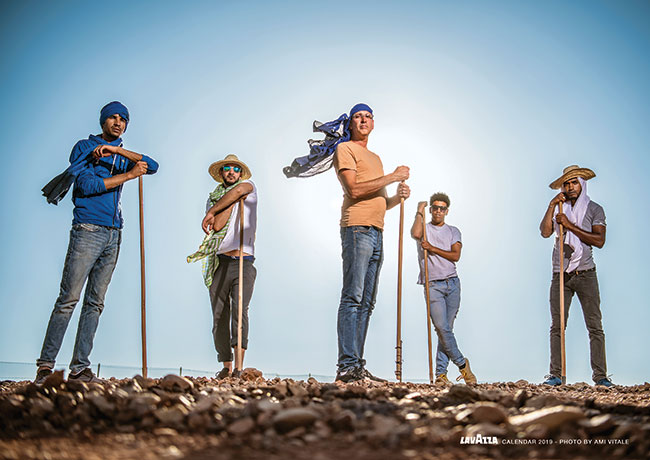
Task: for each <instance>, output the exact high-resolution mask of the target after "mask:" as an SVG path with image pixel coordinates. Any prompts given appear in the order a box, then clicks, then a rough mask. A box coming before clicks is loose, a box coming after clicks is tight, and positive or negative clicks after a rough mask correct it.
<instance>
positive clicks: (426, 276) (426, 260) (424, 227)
mask: <svg viewBox="0 0 650 460" xmlns="http://www.w3.org/2000/svg"><path fill="white" fill-rule="evenodd" d="M426 212H427V211H426V209H424V210H423V212H422V242H425V241H427V220H426ZM422 250H423V251H424V292H425V297H426V300H427V336H428V338H429V383H431V384H433V348H432V343H431V304H430V300H429V251H427V250H426V249H424V248H422Z"/></svg>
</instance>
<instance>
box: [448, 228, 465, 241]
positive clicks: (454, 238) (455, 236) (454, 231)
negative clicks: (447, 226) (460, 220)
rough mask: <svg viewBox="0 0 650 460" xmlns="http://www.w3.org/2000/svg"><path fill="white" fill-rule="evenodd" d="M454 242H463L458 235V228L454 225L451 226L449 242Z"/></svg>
mask: <svg viewBox="0 0 650 460" xmlns="http://www.w3.org/2000/svg"><path fill="white" fill-rule="evenodd" d="M454 243H461V244H462V243H463V240H462V238H461V236H460V230H458V229H457V228H456V227H451V244H452V245H453V244H454Z"/></svg>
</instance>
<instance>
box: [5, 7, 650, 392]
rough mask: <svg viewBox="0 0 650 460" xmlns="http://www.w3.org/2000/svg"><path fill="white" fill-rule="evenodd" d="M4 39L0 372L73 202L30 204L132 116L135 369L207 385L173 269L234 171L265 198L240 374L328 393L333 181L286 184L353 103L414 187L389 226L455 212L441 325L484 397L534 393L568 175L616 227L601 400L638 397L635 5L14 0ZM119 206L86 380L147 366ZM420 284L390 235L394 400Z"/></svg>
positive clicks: (53, 274) (375, 357) (640, 99)
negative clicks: (580, 171)
mask: <svg viewBox="0 0 650 460" xmlns="http://www.w3.org/2000/svg"><path fill="white" fill-rule="evenodd" d="M1 21H2V28H1V29H0V34H1V40H0V50H1V51H0V70H1V73H0V75H2V77H1V78H2V85H0V96H1V99H2V101H3V108H4V110H2V112H0V126H2V132H3V135H2V137H1V138H0V139H1V140H0V143H1V145H2V151H3V152H4V153H3V155H4V158H5V160H4V161H5V167H4V168H2V171H1V172H0V174H1V180H0V187H1V193H0V206H2V209H3V212H4V217H3V219H2V227H0V235H1V239H0V241H1V243H0V244H1V245H2V253H3V257H2V259H1V261H0V273H1V274H2V276H0V361H21V362H32V361H34V360H35V359H36V358H37V357H38V354H39V351H40V347H41V344H42V340H43V335H44V333H45V328H46V326H47V320H48V317H49V314H50V311H51V308H52V306H53V303H54V301H55V299H56V296H57V294H58V285H59V282H60V276H61V270H62V266H63V260H64V257H65V251H66V247H67V242H68V233H69V227H70V221H71V218H72V203H71V201H70V199H69V197H67V198H66V199H65V200H64V201H63V202H62V203H60V204H59V206H57V207H55V206H52V205H48V204H47V203H46V202H45V200H44V198H43V197H41V196H40V189H41V187H42V186H43V185H44V184H45V183H47V181H48V180H49V179H50V178H52V177H53V176H54V175H56V174H58V173H59V172H61V171H62V170H63V169H64V168H65V167H66V164H67V158H68V155H69V152H70V149H71V148H72V146H73V144H74V143H75V142H76V141H77V140H78V139H81V138H85V137H87V136H88V134H90V133H98V132H99V126H98V121H97V120H98V115H99V109H100V108H101V107H102V106H103V105H104V104H105V103H106V102H108V101H111V100H115V99H118V100H120V101H122V102H123V103H124V104H126V105H127V107H128V108H129V109H130V111H131V118H132V120H131V123H130V124H129V129H128V131H127V133H126V134H125V136H124V140H125V146H126V147H127V148H130V149H131V150H135V151H138V152H142V153H146V154H149V155H150V156H152V157H153V158H155V159H156V160H157V161H158V162H159V163H160V171H159V173H158V174H156V175H155V176H151V177H146V178H145V215H146V223H145V226H146V229H145V237H146V254H147V287H148V296H147V297H148V339H149V340H148V349H149V364H150V365H151V366H158V367H178V366H183V367H184V368H194V369H208V370H209V369H214V370H215V371H216V370H217V369H218V367H217V364H216V354H215V351H214V348H213V345H212V339H211V333H210V330H211V312H210V307H209V301H208V294H207V290H206V289H205V287H204V286H203V284H202V280H201V275H200V265H199V264H192V265H188V264H187V263H186V262H185V257H186V256H187V255H188V254H190V253H192V252H193V251H194V250H195V249H196V248H197V247H198V244H199V243H200V241H201V238H202V231H201V228H200V223H201V219H202V217H203V211H204V204H205V199H206V196H207V194H208V192H209V191H211V190H212V188H213V187H214V185H215V183H214V181H213V180H212V179H211V177H210V176H209V175H208V173H207V168H208V166H209V165H210V164H211V163H212V162H214V161H216V160H218V159H221V158H223V157H224V156H225V155H226V154H228V153H235V154H237V155H238V156H239V157H240V158H241V159H243V160H244V161H245V162H246V163H247V164H248V165H249V166H250V167H251V169H252V171H253V177H252V179H253V181H254V182H255V183H256V185H257V187H258V190H259V227H258V234H257V247H256V255H257V262H256V265H257V267H258V280H257V284H256V286H255V292H254V296H253V301H252V303H251V338H250V350H249V352H248V353H247V356H246V357H247V360H246V361H247V362H246V364H247V365H250V366H254V367H258V368H260V369H262V370H263V371H266V372H277V373H281V374H305V373H308V372H311V373H314V374H322V375H334V371H335V364H336V310H337V307H338V300H339V294H340V287H341V262H340V240H339V232H338V218H339V209H340V204H341V200H342V191H341V188H340V185H339V184H338V181H337V180H336V177H335V175H334V173H333V172H331V171H330V172H327V173H325V174H322V175H320V176H317V177H314V178H312V179H307V180H296V179H293V180H287V179H286V178H285V177H284V175H283V174H282V172H281V170H282V167H283V166H286V165H288V164H289V163H290V162H291V160H292V159H293V158H294V157H296V156H300V155H304V154H306V152H307V143H306V140H307V139H309V138H310V137H312V136H313V134H312V133H311V123H312V121H313V120H314V119H317V120H320V121H327V120H330V119H334V118H336V117H338V116H339V115H340V114H341V113H343V112H346V111H348V110H349V108H350V107H351V106H352V105H354V104H355V103H357V102H366V103H368V104H369V105H370V106H371V107H373V109H374V110H375V115H376V123H375V131H374V132H373V134H372V136H371V140H370V144H369V147H370V149H371V150H373V151H375V152H377V153H378V154H379V155H380V156H381V157H382V160H383V163H384V168H385V170H386V172H389V171H392V170H393V169H394V168H395V167H396V166H398V165H400V164H406V165H407V166H409V167H410V168H411V178H410V180H409V184H410V186H411V189H412V198H411V199H410V200H408V201H407V203H406V225H405V227H406V230H408V228H410V225H411V222H412V218H413V216H414V214H415V208H416V204H417V202H418V201H420V200H426V199H427V198H428V196H429V195H431V194H432V193H433V192H436V191H445V192H447V193H448V194H449V195H450V197H451V200H452V206H451V209H450V213H449V216H448V218H447V221H448V223H450V224H452V225H455V226H457V227H459V228H460V230H461V232H462V233H463V242H464V245H463V254H462V257H461V260H460V262H459V264H458V272H459V275H460V278H461V282H462V302H461V310H460V314H459V317H458V319H457V321H456V326H455V329H456V333H457V338H458V342H459V345H460V348H461V350H462V351H463V353H464V354H465V355H467V356H468V357H469V358H470V360H471V362H472V368H473V369H474V372H475V373H476V375H477V376H478V378H479V380H480V381H509V380H517V379H519V378H525V379H528V380H531V381H540V380H542V378H543V376H544V374H546V373H547V370H548V328H549V325H550V317H549V313H548V289H549V285H550V276H551V273H550V270H551V263H550V258H551V249H552V240H551V239H543V238H541V237H540V236H539V230H538V224H539V221H540V219H541V217H542V214H543V212H544V210H545V207H546V205H547V203H548V201H549V200H550V199H551V198H552V197H553V195H554V192H553V191H551V190H550V189H549V188H548V184H549V183H550V182H551V181H552V180H554V179H555V178H557V177H558V176H559V175H560V173H561V171H562V169H563V168H564V167H565V166H567V165H569V164H579V165H581V166H585V167H589V168H591V169H593V170H594V171H595V172H596V174H597V177H596V178H595V179H593V180H591V181H589V183H588V192H589V195H590V196H591V198H592V199H593V200H594V201H596V202H598V203H600V204H601V205H602V206H603V207H604V209H605V212H606V215H607V219H608V233H607V243H606V245H605V247H604V248H603V249H600V250H599V249H596V250H595V260H596V264H597V266H598V275H599V278H600V290H601V297H602V311H603V317H604V319H603V323H604V328H605V334H606V344H607V360H608V368H609V369H608V370H609V372H610V373H611V374H613V380H614V381H615V382H617V383H624V384H634V383H643V382H644V381H647V380H649V374H650V362H649V361H650V360H649V358H648V355H647V350H648V349H650V338H649V337H648V334H647V324H648V323H649V322H650V312H649V309H648V300H647V293H646V289H645V288H643V286H645V285H646V284H647V280H648V279H649V277H650V276H649V275H650V269H649V268H648V263H647V261H648V260H650V250H649V249H648V248H649V245H648V244H647V243H646V237H645V229H646V228H648V226H649V225H650V218H649V215H650V213H648V211H649V209H648V205H647V203H646V200H645V197H647V196H648V191H647V183H648V180H647V171H648V167H649V166H650V164H649V163H650V160H649V159H648V158H649V156H648V152H647V150H648V145H650V132H649V131H648V129H647V126H648V120H650V88H649V85H648V83H647V82H648V81H650V63H649V60H648V56H650V25H649V24H650V6H649V5H648V3H647V2H642V1H626V2H601V1H590V2H586V1H585V2H580V1H574V2H560V1H551V2H543V3H533V2H516V1H504V2H481V1H461V2H453V3H452V2H431V1H422V2H416V1H402V2H373V3H372V4H355V3H351V2H346V3H339V2H327V3H320V4H317V3H305V2H254V1H253V2H186V3H184V4H182V5H181V4H180V3H178V2H120V1H116V2H111V3H110V4H106V3H92V2H72V1H70V2H61V3H56V2H20V3H19V2H12V3H7V4H5V5H4V6H3V14H2V19H1ZM393 189H394V187H391V190H390V191H391V192H392V191H393ZM137 195H138V193H137V185H136V182H133V183H129V184H127V185H126V186H125V188H124V195H123V199H122V207H123V214H124V217H125V222H126V223H125V226H126V227H125V230H124V234H123V245H122V250H121V254H120V260H119V262H118V266H117V269H116V271H115V274H114V276H113V281H112V283H111V286H110V288H109V291H108V295H107V298H106V308H105V310H104V314H103V315H102V318H101V322H100V326H99V329H98V333H97V337H96V340H95V348H94V350H93V353H92V355H91V360H92V361H93V363H97V362H101V363H102V364H103V365H104V364H106V365H108V364H116V365H127V366H138V365H139V363H140V335H139V334H140V332H139V331H140V323H139V317H140V312H139V305H140V297H139V252H138V251H139V249H138V244H139V239H138V210H137V206H138V197H137ZM397 231H398V211H397V210H393V211H390V212H389V213H388V215H387V218H386V231H385V236H384V238H385V251H386V254H385V261H384V266H383V270H382V275H381V282H380V287H379V294H378V301H377V305H376V309H375V313H374V314H373V317H372V320H371V324H370V330H369V335H368V341H367V345H366V354H367V356H366V357H367V360H368V367H369V369H370V370H371V371H372V372H373V373H376V374H378V375H381V376H384V377H392V376H393V371H394V346H395V311H396V281H397V239H398V237H397ZM405 233H406V232H405ZM416 278H417V262H416V251H415V243H414V242H413V241H412V240H410V238H408V237H407V238H405V255H404V272H403V279H404V297H403V331H402V334H403V339H404V349H403V354H404V368H403V369H404V375H405V377H406V378H407V379H409V378H411V379H424V378H426V377H427V375H428V370H427V352H426V323H425V317H426V314H425V305H424V296H423V292H422V289H421V287H419V286H417V285H416V284H415V282H416ZM79 309H80V307H78V308H77V311H76V312H75V316H74V317H73V319H72V321H71V323H70V327H69V329H68V333H67V335H66V339H65V341H64V343H63V347H62V349H61V352H60V354H59V360H58V365H60V366H61V367H66V366H67V363H68V361H69V359H70V355H71V352H72V346H73V343H74V333H75V330H76V322H77V320H78V314H79V312H78V310H79ZM567 350H568V351H567V366H568V380H569V381H570V382H575V381H587V382H589V381H591V370H590V368H589V357H588V340H587V333H586V330H585V326H584V321H583V319H582V315H581V312H580V307H579V303H578V302H577V299H574V303H573V305H572V307H571V314H570V318H569V323H568V330H567ZM455 375H456V371H455V370H452V371H451V376H452V377H453V376H455Z"/></svg>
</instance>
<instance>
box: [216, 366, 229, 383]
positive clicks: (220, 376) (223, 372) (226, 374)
mask: <svg viewBox="0 0 650 460" xmlns="http://www.w3.org/2000/svg"><path fill="white" fill-rule="evenodd" d="M215 377H216V378H217V380H223V379H225V378H227V377H230V369H228V368H227V367H224V368H223V369H221V370H220V371H219V372H217V373H216V374H215Z"/></svg>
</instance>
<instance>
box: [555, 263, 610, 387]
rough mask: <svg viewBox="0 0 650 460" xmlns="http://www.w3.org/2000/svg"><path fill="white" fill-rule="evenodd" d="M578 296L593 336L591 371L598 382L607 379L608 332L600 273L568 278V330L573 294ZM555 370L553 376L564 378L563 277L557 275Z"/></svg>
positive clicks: (566, 309)
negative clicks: (599, 287)
mask: <svg viewBox="0 0 650 460" xmlns="http://www.w3.org/2000/svg"><path fill="white" fill-rule="evenodd" d="M574 293H576V294H578V300H580V305H581V306H582V315H583V316H584V318H585V324H586V325H587V332H588V333H589V350H590V353H591V370H592V378H593V380H594V382H598V381H599V380H600V379H604V378H606V377H607V362H606V360H605V332H604V331H603V324H602V315H601V313H600V291H599V289H598V277H597V276H596V270H593V271H588V272H581V273H578V274H573V275H571V274H567V273H565V274H564V319H565V323H564V326H565V328H566V320H567V319H568V318H569V307H570V306H571V298H572V297H573V294H574ZM550 301H551V331H550V336H551V366H550V374H551V375H554V376H556V377H560V376H561V374H562V355H561V348H560V347H561V345H560V340H561V339H560V274H559V273H553V281H551V292H550Z"/></svg>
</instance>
